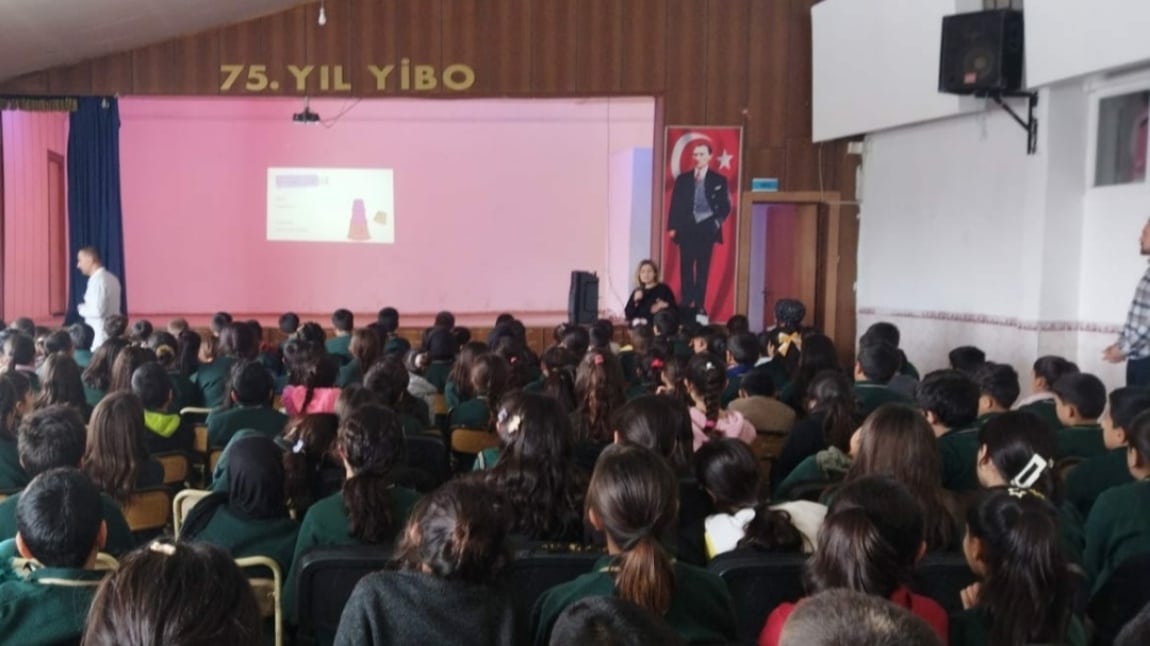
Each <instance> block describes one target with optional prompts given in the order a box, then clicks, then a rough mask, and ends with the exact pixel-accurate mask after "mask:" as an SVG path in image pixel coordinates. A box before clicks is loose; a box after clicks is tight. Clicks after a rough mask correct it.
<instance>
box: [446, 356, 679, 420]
mask: <svg viewBox="0 0 1150 646" xmlns="http://www.w3.org/2000/svg"><path fill="white" fill-rule="evenodd" d="M637 361H638V362H639V363H640V364H643V365H649V364H648V363H647V358H646V357H643V358H641V359H637ZM578 364H579V362H578V361H577V360H576V359H575V355H574V354H572V353H571V351H570V350H568V349H567V348H564V347H562V346H558V345H555V346H551V347H550V348H547V349H546V350H545V351H544V352H543V354H542V355H541V356H540V357H539V366H540V368H541V369H542V372H543V374H542V376H541V377H540V378H539V379H538V380H536V381H534V382H532V383H530V384H527V386H525V387H524V388H523V392H526V393H536V394H544V395H549V396H551V397H554V398H555V399H557V400H559V403H560V405H562V406H563V410H565V411H567V412H568V413H570V412H572V411H574V410H575V406H576V403H575V370H576V368H577V367H578ZM661 369H662V363H660V365H659V370H661ZM646 378H649V377H644V378H641V379H644V380H645V379H646ZM654 383H655V384H656V385H657V384H658V381H657V378H656V381H655V382H654ZM450 387H451V384H450V383H449V384H448V388H450ZM652 390H653V387H652Z"/></svg>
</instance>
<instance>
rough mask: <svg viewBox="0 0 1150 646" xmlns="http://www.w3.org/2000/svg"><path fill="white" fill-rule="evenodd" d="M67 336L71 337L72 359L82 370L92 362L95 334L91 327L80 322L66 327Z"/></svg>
mask: <svg viewBox="0 0 1150 646" xmlns="http://www.w3.org/2000/svg"><path fill="white" fill-rule="evenodd" d="M68 335H69V336H71V337H72V358H73V359H75V360H76V364H77V365H79V366H80V369H81V370H83V369H85V368H87V367H88V364H89V363H91V362H92V341H94V340H95V338H96V333H95V331H94V330H92V326H90V325H88V324H87V323H84V322H83V321H80V322H78V323H73V324H71V325H69V326H68Z"/></svg>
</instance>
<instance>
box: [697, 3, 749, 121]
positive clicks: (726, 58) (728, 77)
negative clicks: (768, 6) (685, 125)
mask: <svg viewBox="0 0 1150 646" xmlns="http://www.w3.org/2000/svg"><path fill="white" fill-rule="evenodd" d="M750 19H751V4H750V0H708V6H707V20H706V27H705V32H704V34H705V36H704V37H705V38H706V39H707V58H706V61H705V70H706V71H705V72H704V76H703V79H704V81H705V86H704V88H705V89H704V96H705V98H706V106H705V114H706V119H707V124H709V125H720V124H721V125H731V126H737V125H741V124H742V123H743V109H744V108H745V107H747V98H748V97H747V93H748V91H749V75H748V74H747V57H748V54H749V45H748V39H749V38H750V34H751V30H750Z"/></svg>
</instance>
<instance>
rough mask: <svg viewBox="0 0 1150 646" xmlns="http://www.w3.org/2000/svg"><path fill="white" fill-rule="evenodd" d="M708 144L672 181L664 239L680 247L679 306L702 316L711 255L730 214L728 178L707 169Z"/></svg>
mask: <svg viewBox="0 0 1150 646" xmlns="http://www.w3.org/2000/svg"><path fill="white" fill-rule="evenodd" d="M712 154H713V152H712V150H711V146H710V144H705V143H701V144H699V145H697V146H695V149H694V150H693V151H692V153H691V158H692V159H693V160H694V162H695V167H694V168H693V169H691V171H689V172H684V173H680V174H679V176H678V177H676V178H675V187H674V189H673V190H672V192H671V208H670V210H669V213H668V217H667V235H669V236H670V237H671V240H672V241H674V242H675V244H677V245H679V265H680V272H681V274H680V275H681V276H682V281H681V282H680V286H679V297H680V298H679V302H680V303H681V304H682V305H683V306H684V307H687V308H694V309H696V310H699V311H700V312H702V310H703V309H704V307H705V303H704V297H705V296H706V292H707V276H708V274H709V272H710V269H711V253H712V252H713V251H714V248H715V244H716V243H721V242H722V241H723V222H724V221H725V220H726V219H727V216H728V215H730V214H731V196H730V193H729V192H728V189H727V178H726V177H724V176H722V175H720V174H719V173H716V172H715V171H713V170H711V169H710V164H711V155H712Z"/></svg>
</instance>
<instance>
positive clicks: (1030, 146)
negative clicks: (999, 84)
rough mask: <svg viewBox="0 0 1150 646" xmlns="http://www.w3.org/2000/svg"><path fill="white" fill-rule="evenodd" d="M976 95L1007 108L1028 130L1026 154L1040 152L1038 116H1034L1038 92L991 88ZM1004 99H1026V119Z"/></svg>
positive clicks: (1015, 119)
mask: <svg viewBox="0 0 1150 646" xmlns="http://www.w3.org/2000/svg"><path fill="white" fill-rule="evenodd" d="M975 96H977V97H980V98H984V99H991V100H993V101H994V102H995V103H997V104H998V105H999V107H1001V108H1002V109H1003V110H1006V113H1007V114H1009V115H1010V117H1011V118H1012V119H1014V121H1015V123H1017V124H1018V125H1020V126H1022V129H1023V130H1025V131H1026V154H1027V155H1033V154H1035V153H1036V152H1038V118H1037V117H1035V116H1034V109H1035V108H1037V107H1038V93H1037V92H1019V91H1011V92H1006V91H1002V90H991V91H988V92H977V93H975ZM1003 99H1026V104H1027V113H1026V119H1025V120H1023V118H1022V117H1021V116H1019V114H1018V113H1017V112H1015V111H1014V108H1011V107H1010V104H1009V103H1007V102H1005V101H1003Z"/></svg>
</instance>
